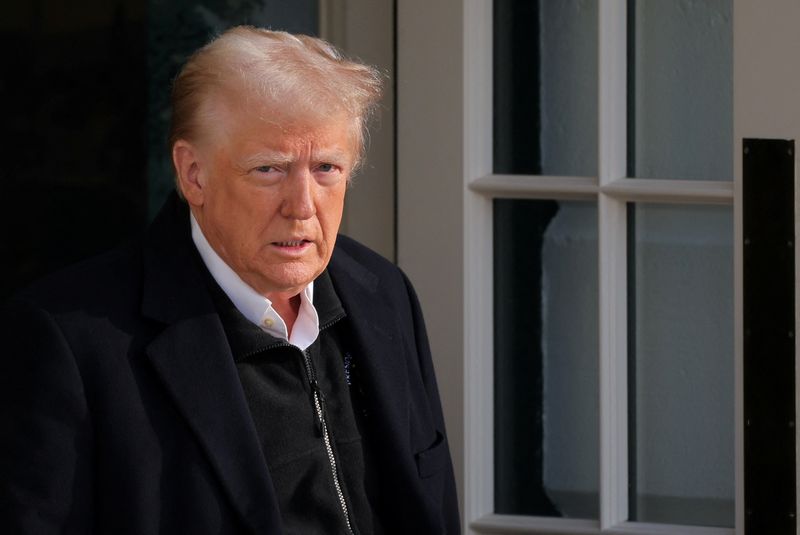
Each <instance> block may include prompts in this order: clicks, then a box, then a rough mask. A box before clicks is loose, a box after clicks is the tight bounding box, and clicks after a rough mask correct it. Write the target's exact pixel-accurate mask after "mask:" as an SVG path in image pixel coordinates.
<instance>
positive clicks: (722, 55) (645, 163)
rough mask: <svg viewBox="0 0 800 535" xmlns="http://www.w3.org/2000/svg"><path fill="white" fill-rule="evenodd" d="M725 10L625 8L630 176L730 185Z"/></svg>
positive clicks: (650, 0)
mask: <svg viewBox="0 0 800 535" xmlns="http://www.w3.org/2000/svg"><path fill="white" fill-rule="evenodd" d="M731 4H732V1H731V0H697V1H692V2H664V1H663V0H629V1H628V9H629V28H628V36H629V46H628V54H629V58H628V62H629V70H628V72H629V78H628V84H629V88H628V94H629V106H628V114H629V120H628V144H629V160H630V161H629V165H628V167H629V169H628V173H629V174H630V175H631V176H636V177H642V178H672V179H702V180H731V179H732V177H733V152H732V150H733V149H732V140H733V126H732V125H733V98H732V95H733V78H732V73H733V46H732V42H733V18H732V6H731ZM630 26H632V27H630Z"/></svg>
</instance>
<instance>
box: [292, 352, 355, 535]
mask: <svg viewBox="0 0 800 535" xmlns="http://www.w3.org/2000/svg"><path fill="white" fill-rule="evenodd" d="M303 361H304V363H305V370H306V376H307V378H308V384H309V386H310V387H311V396H312V400H313V404H314V411H315V413H316V416H317V426H318V429H319V431H320V433H321V434H322V441H323V442H324V443H325V451H326V453H327V454H328V461H329V463H330V467H331V474H332V475H333V486H334V487H335V489H336V496H337V497H338V499H339V505H340V506H341V508H342V514H343V515H344V522H345V524H346V525H347V533H349V534H350V535H355V531H354V530H353V525H352V523H351V522H350V509H349V507H348V506H347V500H345V497H344V492H343V491H342V483H341V481H340V479H339V469H338V464H337V462H336V455H334V452H333V443H332V442H333V441H332V437H331V433H330V431H329V429H328V419H327V414H326V411H325V396H324V395H323V393H322V389H321V388H320V387H319V382H317V373H316V370H315V369H314V363H313V362H312V361H311V355H309V354H308V351H305V350H304V351H303Z"/></svg>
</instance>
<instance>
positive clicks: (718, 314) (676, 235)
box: [629, 205, 734, 526]
mask: <svg viewBox="0 0 800 535" xmlns="http://www.w3.org/2000/svg"><path fill="white" fill-rule="evenodd" d="M633 213H634V215H635V225H634V226H633V228H634V229H635V230H633V236H631V242H632V244H633V247H634V249H635V254H634V257H633V258H634V264H635V271H634V272H633V273H631V274H630V276H632V277H633V280H632V282H633V286H634V287H635V293H634V295H635V304H634V307H635V310H633V311H631V312H630V314H631V316H632V317H633V318H635V327H634V328H633V329H631V333H630V334H631V335H632V336H634V337H635V340H634V341H633V342H632V344H631V347H632V349H633V355H632V357H633V358H632V359H631V365H632V368H634V369H632V370H631V379H632V381H634V384H635V386H634V390H635V394H634V396H635V397H634V398H633V404H632V414H631V419H630V426H629V427H630V439H631V448H632V453H633V455H632V457H631V466H630V480H631V484H632V493H631V494H632V496H631V503H630V504H629V505H630V513H631V514H630V517H631V520H637V521H643V522H659V523H670V524H693V525H712V526H733V523H734V387H733V385H734V360H733V245H732V234H733V230H732V229H733V216H732V211H731V208H730V207H727V206H674V205H673V206H666V205H636V206H635V208H634V210H633Z"/></svg>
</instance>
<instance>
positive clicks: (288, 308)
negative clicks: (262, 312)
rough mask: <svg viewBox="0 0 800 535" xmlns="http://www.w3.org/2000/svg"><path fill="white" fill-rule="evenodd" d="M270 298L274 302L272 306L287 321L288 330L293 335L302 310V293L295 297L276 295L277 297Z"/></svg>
mask: <svg viewBox="0 0 800 535" xmlns="http://www.w3.org/2000/svg"><path fill="white" fill-rule="evenodd" d="M269 300H270V301H271V302H272V308H273V309H275V312H277V313H278V314H279V315H280V317H281V318H282V319H283V321H284V323H286V331H287V332H288V334H289V335H291V334H292V328H293V327H294V322H295V321H296V320H297V314H298V313H299V312H300V294H297V295H295V296H293V297H276V298H275V299H273V298H272V297H269Z"/></svg>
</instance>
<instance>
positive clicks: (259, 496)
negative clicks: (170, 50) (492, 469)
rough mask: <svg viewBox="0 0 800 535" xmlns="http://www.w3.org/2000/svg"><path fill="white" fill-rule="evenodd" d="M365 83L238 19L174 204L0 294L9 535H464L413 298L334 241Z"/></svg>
mask: <svg viewBox="0 0 800 535" xmlns="http://www.w3.org/2000/svg"><path fill="white" fill-rule="evenodd" d="M379 79H380V78H379V76H378V74H377V73H376V72H375V71H374V70H373V69H371V68H368V67H366V66H364V65H361V64H358V63H354V62H351V61H348V60H346V59H343V58H342V57H341V56H339V55H338V53H337V52H336V51H335V50H334V49H333V48H332V47H330V45H328V44H327V43H324V42H323V41H320V40H317V39H313V38H310V37H303V36H292V35H289V34H285V33H280V32H270V31H265V30H259V29H255V28H249V27H239V28H234V29H232V30H229V31H228V32H226V33H224V34H223V35H221V36H220V37H218V38H217V39H216V40H214V41H212V42H211V43H210V44H208V45H206V47H204V48H203V49H201V50H199V51H198V52H197V53H195V55H194V56H192V57H191V58H190V59H189V61H188V62H187V64H186V65H185V66H184V68H183V70H182V71H181V73H180V74H179V76H178V77H177V79H176V81H175V85H174V88H173V126H172V132H171V146H172V156H173V161H174V164H175V170H176V175H177V186H178V190H179V192H180V194H181V196H182V198H183V200H179V199H178V198H177V196H174V197H173V198H171V199H170V200H169V201H168V202H167V203H166V205H165V207H164V208H163V209H162V211H161V213H160V214H159V215H158V217H157V218H156V220H155V221H154V222H153V224H152V226H151V228H150V229H149V231H148V233H147V235H146V237H145V238H144V239H143V240H142V242H141V243H136V244H131V245H129V246H126V247H124V248H121V249H119V250H116V251H113V252H111V253H109V254H107V255H105V256H103V257H100V258H98V259H94V260H91V261H88V262H86V263H83V264H81V265H78V266H76V267H74V268H72V269H70V270H68V271H66V272H63V273H60V274H57V275H55V276H52V277H50V278H49V279H47V280H45V281H43V282H41V283H39V284H37V285H36V286H34V287H32V288H31V289H28V290H26V291H25V292H22V293H21V294H20V295H18V296H17V297H16V298H15V299H14V300H13V301H12V302H11V303H10V304H9V305H8V306H7V307H6V308H5V312H4V316H3V318H2V319H3V321H2V327H0V328H1V329H2V336H3V341H4V346H5V348H6V350H5V351H4V354H3V355H2V358H1V359H0V362H2V364H0V366H1V368H0V406H1V407H2V412H1V413H0V415H1V416H0V493H1V494H0V499H1V501H0V507H1V508H2V515H1V517H0V526H3V530H4V532H7V533H22V534H49V533H103V534H106V533H108V534H111V533H113V534H127V533H130V534H155V533H169V534H179V533H186V534H192V535H196V534H204V533H214V534H228V533H230V534H233V533H253V534H277V533H302V534H313V533H337V534H338V533H345V534H355V533H359V534H368V533H404V534H418V533H419V534H427V533H431V534H433V533H436V534H438V533H457V532H458V531H459V524H458V523H459V521H458V512H457V506H456V495H455V486H454V483H453V474H452V467H451V463H450V457H449V452H448V449H447V442H446V439H445V431H444V423H443V420H442V413H441V408H440V404H439V399H438V393H437V390H436V383H435V379H434V376H433V367H432V364H431V358H430V352H429V349H428V343H427V339H426V335H425V328H424V325H423V322H422V316H421V313H420V310H419V305H418V303H417V300H416V297H415V295H414V292H413V290H412V289H411V286H410V284H409V283H408V281H407V280H406V278H405V277H404V275H403V274H402V273H401V272H400V271H399V270H398V269H397V268H396V267H394V266H393V265H392V264H390V263H389V262H387V261H385V260H383V259H382V258H380V257H379V256H377V255H376V254H374V253H372V252H370V251H369V250H367V249H366V248H365V247H363V246H361V245H359V244H357V243H356V242H354V241H352V240H349V239H346V238H344V237H338V238H337V231H338V228H339V223H340V220H341V216H342V208H343V201H344V196H345V191H346V189H347V184H348V180H349V177H350V175H351V174H352V172H353V170H354V169H355V168H357V166H358V165H359V163H360V162H361V158H362V149H363V143H364V124H365V122H366V120H367V118H368V115H369V113H370V110H371V108H372V107H373V106H375V105H376V102H377V100H378V98H379V95H380V82H379ZM98 224H102V223H101V222H99V223H98Z"/></svg>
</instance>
